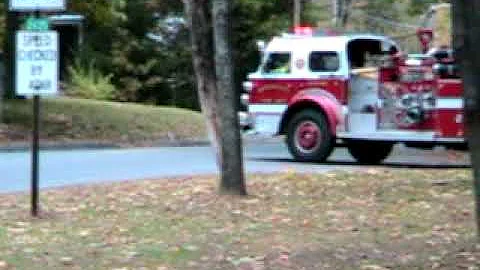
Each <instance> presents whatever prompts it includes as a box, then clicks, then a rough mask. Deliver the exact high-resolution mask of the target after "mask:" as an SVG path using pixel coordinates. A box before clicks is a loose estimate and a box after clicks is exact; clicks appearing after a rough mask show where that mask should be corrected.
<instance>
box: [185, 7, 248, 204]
mask: <svg viewBox="0 0 480 270" xmlns="http://www.w3.org/2000/svg"><path fill="white" fill-rule="evenodd" d="M183 2H184V7H185V14H186V15H187V18H188V25H189V29H190V35H191V42H192V55H193V65H194V70H195V75H196V81H197V90H198V95H199V100H200V106H201V108H202V111H203V113H204V115H205V116H206V118H207V129H208V132H209V135H210V140H211V142H212V145H213V147H214V149H215V151H216V157H217V164H218V167H219V169H220V174H221V179H220V192H221V193H227V194H239V195H245V194H246V187H245V179H244V173H243V161H242V147H241V145H242V143H241V137H240V128H239V124H238V116H237V112H236V107H237V106H236V102H235V97H236V95H235V92H234V91H235V90H234V81H233V63H232V50H231V44H230V36H231V22H230V13H231V0H213V3H210V1H209V0H183ZM210 4H212V5H210ZM210 7H212V11H211V10H210ZM212 24H213V29H214V31H212Z"/></svg>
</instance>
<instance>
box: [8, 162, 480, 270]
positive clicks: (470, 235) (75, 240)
mask: <svg viewBox="0 0 480 270" xmlns="http://www.w3.org/2000/svg"><path fill="white" fill-rule="evenodd" d="M248 189H249V193H250V195H249V196H248V197H245V198H240V197H231V196H218V195H216V187H215V181H214V179H212V178H209V177H204V178H184V179H170V180H169V181H166V180H165V179H163V180H162V179H160V180H148V181H138V182H126V183H120V184H108V185H95V186H82V187H69V188H64V189H55V190H49V191H45V192H43V193H42V194H41V202H42V205H43V211H42V213H43V214H42V217H41V218H39V219H32V218H30V217H29V215H28V214H29V197H28V196H27V195H24V194H8V195H1V196H0V269H154V270H158V269H161V270H165V269H192V270H193V269H196V270H212V269H222V270H230V269H232V270H235V269H243V270H246V269H254V270H260V269H271V270H287V269H289V270H290V269H312V270H314V269H363V270H381V269H409V270H410V269H480V268H479V267H480V264H479V259H480V246H479V245H477V244H476V242H475V240H476V238H475V226H474V210H473V195H472V190H471V177H470V172H469V171H467V170H376V169H369V170H365V172H363V173H343V172H338V173H335V172H332V173H328V174H318V175H317V174H315V175H304V174H297V173H295V172H286V173H282V174H276V175H251V176H249V177H248Z"/></svg>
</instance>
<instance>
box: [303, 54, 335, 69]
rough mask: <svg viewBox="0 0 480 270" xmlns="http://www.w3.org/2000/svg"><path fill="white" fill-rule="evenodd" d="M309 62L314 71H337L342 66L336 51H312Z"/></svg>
mask: <svg viewBox="0 0 480 270" xmlns="http://www.w3.org/2000/svg"><path fill="white" fill-rule="evenodd" d="M309 63H310V64H309V66H310V70H311V71H313V72H332V71H337V70H338V68H339V66H340V61H339V58H338V54H337V53H336V52H312V53H311V54H310V59H309Z"/></svg>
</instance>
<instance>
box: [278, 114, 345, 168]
mask: <svg viewBox="0 0 480 270" xmlns="http://www.w3.org/2000/svg"><path fill="white" fill-rule="evenodd" d="M334 142H335V138H334V136H333V135H332V133H331V131H330V128H329V125H328V121H327V119H326V117H325V115H324V114H323V113H321V112H319V111H316V110H312V109H308V110H303V111H300V112H299V113H296V114H295V115H294V116H293V117H292V118H291V119H290V121H289V122H288V126H287V138H286V143H287V146H288V150H289V151H290V154H291V155H292V156H293V157H294V158H295V160H298V161H304V162H322V161H325V160H326V159H327V158H328V157H329V156H330V154H331V153H332V150H333V147H334Z"/></svg>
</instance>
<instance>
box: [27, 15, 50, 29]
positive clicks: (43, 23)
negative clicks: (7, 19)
mask: <svg viewBox="0 0 480 270" xmlns="http://www.w3.org/2000/svg"><path fill="white" fill-rule="evenodd" d="M48 29H49V23H48V19H46V18H35V17H29V18H27V20H26V21H25V30H29V31H47V30H48Z"/></svg>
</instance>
